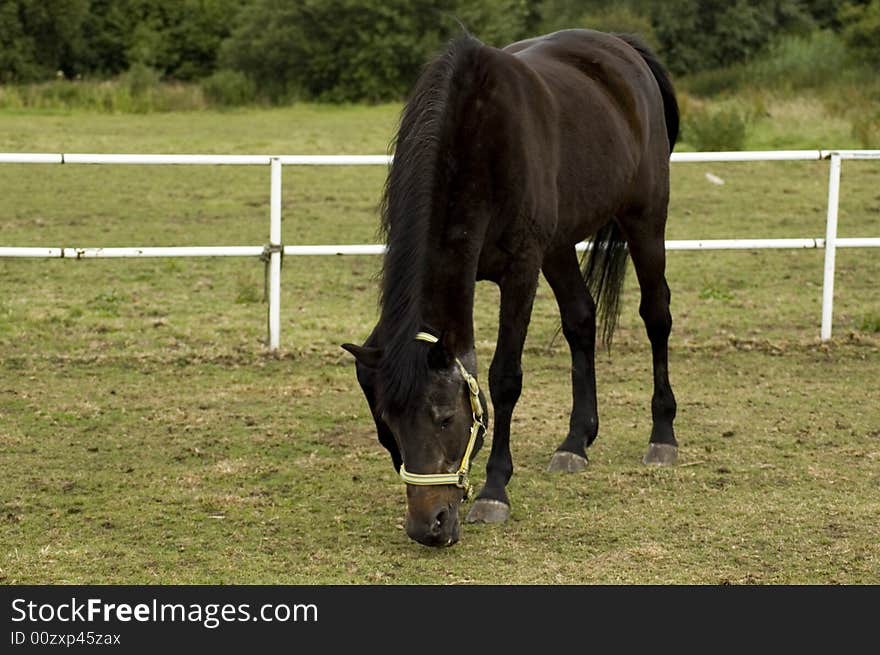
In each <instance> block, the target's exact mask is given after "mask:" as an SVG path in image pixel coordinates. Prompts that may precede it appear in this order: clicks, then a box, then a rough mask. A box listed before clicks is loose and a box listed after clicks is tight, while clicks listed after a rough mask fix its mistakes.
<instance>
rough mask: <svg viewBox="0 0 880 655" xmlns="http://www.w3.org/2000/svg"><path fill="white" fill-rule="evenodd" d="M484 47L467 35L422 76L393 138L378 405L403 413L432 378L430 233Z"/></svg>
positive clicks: (383, 230)
mask: <svg viewBox="0 0 880 655" xmlns="http://www.w3.org/2000/svg"><path fill="white" fill-rule="evenodd" d="M482 47H483V44H482V43H481V42H480V41H479V40H478V39H476V38H474V37H472V36H471V35H470V34H467V33H464V34H462V35H461V36H459V37H458V38H456V39H455V40H454V41H452V42H451V43H450V44H449V46H448V48H447V49H446V51H445V52H443V53H442V54H440V55H439V56H438V57H437V58H435V59H434V60H433V61H432V62H430V63H429V64H428V65H427V66H425V68H424V69H423V71H422V74H421V75H420V76H419V79H418V81H417V82H416V85H415V87H414V89H413V91H412V93H411V94H410V97H409V99H408V100H407V102H406V105H405V106H404V108H403V112H402V114H401V119H400V127H399V128H398V130H397V134H396V135H395V137H394V139H393V140H392V141H391V145H390V146H389V150H392V149H393V150H394V161H393V164H392V165H391V169H390V171H389V173H388V178H387V179H386V182H385V189H384V193H383V197H382V202H381V205H380V211H381V216H382V221H381V227H380V235H381V236H382V238H383V240H384V241H385V243H386V252H385V257H384V259H383V264H382V272H381V293H380V298H379V305H380V311H381V314H380V323H381V325H382V346H383V348H384V353H383V356H382V360H381V363H380V371H381V378H382V380H383V384H382V388H381V389H380V390H379V398H378V399H377V400H378V402H379V405H380V407H381V408H383V409H392V410H397V411H400V410H402V409H403V408H405V407H406V406H407V405H409V404H410V402H411V400H412V399H413V398H415V397H418V395H419V394H420V393H421V392H422V390H423V388H424V385H425V384H426V383H427V381H428V363H427V352H428V350H429V349H428V348H427V347H426V345H425V344H424V343H420V342H417V341H415V335H416V333H417V332H419V331H420V330H423V329H425V328H427V327H428V326H425V325H423V316H422V308H423V296H424V286H425V273H426V262H427V260H428V255H429V248H430V245H429V242H428V238H429V233H430V230H429V228H430V223H431V221H432V218H436V217H435V216H434V214H435V213H436V211H440V210H442V208H444V207H445V201H444V200H443V199H442V189H443V188H444V187H445V185H446V184H447V183H448V178H449V161H448V158H447V157H446V156H445V153H447V152H448V151H449V149H451V148H452V146H453V137H454V129H455V121H454V117H455V116H456V115H457V114H458V110H459V109H460V105H461V104H462V103H463V102H464V100H465V99H466V95H467V94H465V93H462V92H461V91H462V90H463V89H467V88H469V82H470V81H471V80H472V76H473V74H474V71H475V69H476V62H477V61H478V59H477V54H478V52H479V50H480V48H482Z"/></svg>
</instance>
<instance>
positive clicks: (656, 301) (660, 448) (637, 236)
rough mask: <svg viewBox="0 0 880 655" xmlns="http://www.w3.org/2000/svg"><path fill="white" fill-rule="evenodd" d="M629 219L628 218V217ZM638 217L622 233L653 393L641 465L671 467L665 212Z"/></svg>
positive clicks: (673, 407) (674, 458)
mask: <svg viewBox="0 0 880 655" xmlns="http://www.w3.org/2000/svg"><path fill="white" fill-rule="evenodd" d="M631 218H632V217H631ZM650 218H651V215H650V214H642V215H641V217H640V220H638V221H633V220H630V221H627V222H626V223H625V224H624V230H625V232H626V235H627V245H628V246H629V251H630V256H631V257H632V261H633V266H634V267H635V270H636V276H637V277H638V280H639V287H640V290H641V302H640V304H639V314H640V315H641V317H642V320H643V322H644V324H645V330H646V332H647V333H648V339H649V340H650V342H651V354H652V363H653V372H654V392H653V395H652V398H651V418H652V427H651V437H650V440H649V443H648V452H647V453H646V454H645V456H644V458H643V460H642V461H643V462H644V463H645V464H663V465H669V464H674V463H675V462H676V461H677V459H678V442H677V441H676V439H675V431H674V429H673V425H672V424H673V421H674V420H675V413H676V403H675V395H674V394H673V393H672V387H671V385H670V384H669V353H668V344H669V334H670V332H671V330H672V314H671V313H670V311H669V301H670V293H669V285H668V284H667V283H666V246H665V242H664V238H663V226H664V225H665V212H664V214H663V215H661V218H662V220H659V221H658V220H653V221H652V220H649V219H650Z"/></svg>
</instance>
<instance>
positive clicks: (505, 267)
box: [343, 30, 679, 546]
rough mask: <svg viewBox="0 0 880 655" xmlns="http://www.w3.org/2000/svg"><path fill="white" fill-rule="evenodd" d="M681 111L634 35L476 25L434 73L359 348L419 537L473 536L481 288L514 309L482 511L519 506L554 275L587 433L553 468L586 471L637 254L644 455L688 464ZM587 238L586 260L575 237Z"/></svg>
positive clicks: (395, 195)
mask: <svg viewBox="0 0 880 655" xmlns="http://www.w3.org/2000/svg"><path fill="white" fill-rule="evenodd" d="M678 121H679V116H678V105H677V103H676V100H675V93H674V91H673V88H672V84H671V83H670V80H669V78H668V76H667V74H666V72H665V71H664V69H663V67H662V66H661V65H660V63H659V62H658V61H657V59H656V57H655V56H654V55H653V54H652V53H651V52H650V51H649V50H648V49H647V48H646V47H645V46H644V45H643V44H642V43H640V42H639V41H638V40H637V39H635V38H634V37H632V36H628V35H613V34H606V33H602V32H596V31H592V30H564V31H560V32H555V33H553V34H549V35H546V36H541V37H538V38H534V39H529V40H526V41H520V42H518V43H514V44H512V45H509V46H507V47H506V48H503V49H500V50H499V49H496V48H492V47H489V46H486V45H484V44H482V43H481V42H480V41H478V40H477V39H475V38H473V37H472V36H470V35H467V34H465V35H463V36H461V37H459V38H457V39H456V40H455V41H454V42H452V43H451V44H450V46H449V48H448V49H447V50H446V51H445V52H444V53H443V54H442V55H440V56H439V57H438V58H437V59H436V60H434V61H433V62H431V63H430V64H428V65H427V66H426V68H425V69H424V71H423V73H422V75H421V76H420V78H419V80H418V82H417V83H416V86H415V88H414V90H413V91H412V94H411V96H410V98H409V100H408V102H407V103H406V106H405V108H404V110H403V113H402V115H401V121H400V126H399V129H398V132H397V135H396V138H395V141H394V147H395V154H394V161H393V164H392V166H391V168H390V171H389V174H388V178H387V181H386V184H385V192H384V198H383V202H382V211H381V214H382V230H383V233H384V236H385V241H386V244H387V250H386V252H385V256H384V261H383V267H382V281H381V294H380V307H381V309H380V318H379V321H378V323H377V325H376V327H375V329H374V330H373V332H372V334H370V336H369V337H368V338H367V340H366V342H365V343H364V345H363V346H357V345H353V344H344V345H343V348H345V349H346V350H348V351H349V352H350V353H352V354H353V355H354V356H355V358H356V360H357V366H356V368H357V378H358V381H359V383H360V386H361V388H362V389H363V392H364V394H365V396H366V398H367V402H368V404H369V407H370V410H371V412H372V415H373V418H374V420H375V423H376V430H377V431H378V436H379V441H380V442H381V443H382V445H383V446H385V448H387V449H388V451H389V452H390V453H391V459H392V462H393V465H394V467H395V468H396V469H397V470H398V471H399V473H400V475H401V477H402V478H403V479H404V481H405V482H406V483H407V484H406V493H407V512H406V532H407V534H408V535H409V536H410V537H411V538H412V539H415V540H416V541H418V542H421V543H423V544H426V545H429V546H445V545H451V544H453V543H455V542H456V541H457V540H458V538H459V530H460V527H459V525H460V522H459V516H458V508H459V505H461V503H462V502H463V500H464V499H466V497H467V496H468V492H469V489H470V483H469V481H468V470H469V468H470V464H471V459H472V458H473V456H474V454H475V453H476V452H477V451H478V450H479V449H480V447H481V445H482V442H483V436H484V433H485V431H486V426H487V424H488V413H487V405H486V398H485V395H484V392H483V390H482V389H481V388H480V385H479V383H478V382H477V379H476V375H477V358H476V353H475V350H474V327H473V316H474V311H481V312H485V311H488V310H489V308H488V307H475V306H474V288H475V286H476V282H477V280H491V281H492V282H495V283H496V284H497V285H498V286H499V288H500V297H501V301H500V305H501V306H500V317H499V328H498V341H497V345H496V349H495V354H494V357H493V358H492V363H491V366H490V367H489V392H490V394H491V398H492V404H493V409H494V413H495V426H494V433H493V438H492V450H491V454H490V455H489V459H488V463H487V465H486V482H485V484H484V486H483V488H482V490H481V491H480V493H479V494H478V495H477V498H476V500H475V502H474V504H473V506H472V508H471V510H470V512H469V514H468V517H467V520H468V521H470V522H488V523H495V522H500V521H504V520H506V519H507V518H508V516H509V514H510V500H509V498H508V496H507V492H506V491H505V487H506V486H507V483H508V482H509V480H510V477H511V474H512V473H513V462H512V459H511V455H510V421H511V415H512V413H513V408H514V405H515V404H516V402H517V400H518V399H519V396H520V391H521V388H522V368H521V360H522V352H523V344H524V342H525V338H526V331H527V329H528V325H529V318H530V315H531V312H532V304H533V301H534V298H535V291H536V288H537V285H538V277H539V274H540V273H541V272H543V274H544V276H545V278H546V279H547V282H548V283H549V284H550V287H551V288H552V290H553V293H554V295H555V297H556V302H557V304H558V306H559V312H560V314H561V318H562V333H563V334H564V335H565V339H566V340H567V342H568V344H569V346H570V348H571V361H572V367H571V380H572V396H573V403H572V412H571V419H570V427H569V431H568V435H567V436H566V437H565V439H564V440H563V441H562V443H561V445H560V446H559V447H558V448H557V449H556V452H555V453H554V454H553V456H552V458H551V460H550V464H549V470H550V471H566V472H575V471H580V470H582V469H584V468H585V467H586V465H587V453H586V448H587V447H588V446H589V445H590V444H591V443H592V442H593V440H594V439H595V438H596V434H597V431H598V428H599V420H598V416H597V409H596V378H595V369H594V363H595V344H596V323H597V320H596V318H597V317H596V314H597V311H598V313H599V318H600V319H601V322H602V326H603V334H602V336H603V338H604V340H605V341H606V342H607V343H609V344H610V339H611V336H612V333H613V330H614V326H615V324H616V322H617V316H618V313H619V302H618V301H619V297H620V291H621V288H622V285H623V279H624V273H625V271H626V267H627V263H626V260H627V256H628V255H629V256H631V257H632V261H633V265H634V267H635V271H636V275H637V276H638V281H639V285H640V288H641V304H640V307H639V313H640V314H641V316H642V318H643V320H644V323H645V328H646V330H647V333H648V339H649V340H650V343H651V350H652V354H653V370H654V391H653V398H652V402H651V409H652V417H653V428H652V430H651V436H650V441H649V447H648V452H647V454H646V455H645V458H644V461H645V463H659V464H670V463H673V462H674V461H675V460H676V454H677V442H676V440H675V435H674V432H673V427H672V423H673V419H674V418H675V407H676V405H675V398H674V396H673V394H672V389H671V387H670V385H669V376H668V374H667V343H668V338H669V332H670V329H671V326H672V318H671V316H670V312H669V287H668V286H667V284H666V278H665V267H666V252H665V245H664V231H665V226H666V210H667V204H668V200H669V154H670V152H671V150H672V147H673V145H674V144H675V139H676V136H677V134H678ZM587 238H591V241H592V247H591V249H590V252H589V255H588V256H587V258H586V259H585V263H584V266H583V270H582V268H581V266H580V264H579V261H578V255H577V253H576V250H575V244H577V243H578V242H579V241H582V240H584V239H587Z"/></svg>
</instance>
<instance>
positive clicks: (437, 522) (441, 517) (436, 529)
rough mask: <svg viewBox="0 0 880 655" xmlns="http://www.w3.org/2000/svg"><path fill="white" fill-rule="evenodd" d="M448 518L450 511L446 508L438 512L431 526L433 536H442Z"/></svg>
mask: <svg viewBox="0 0 880 655" xmlns="http://www.w3.org/2000/svg"><path fill="white" fill-rule="evenodd" d="M448 516H449V510H448V509H447V508H445V507H444V508H443V509H441V510H440V511H439V512H437V516H435V517H434V522H433V523H432V524H431V534H440V531H441V530H442V529H443V525H444V524H445V523H446V519H447V518H448Z"/></svg>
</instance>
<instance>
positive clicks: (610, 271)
mask: <svg viewBox="0 0 880 655" xmlns="http://www.w3.org/2000/svg"><path fill="white" fill-rule="evenodd" d="M628 254H629V250H628V249H627V247H626V240H625V239H624V236H623V232H622V231H621V229H620V226H619V225H618V224H617V221H616V220H612V221H610V222H609V223H607V224H606V225H605V226H604V227H602V228H601V229H600V230H599V231H598V232H597V233H596V234H595V236H594V237H593V239H592V247H591V249H590V252H589V255H588V256H587V257H586V261H585V263H584V269H583V272H584V282H586V284H587V288H588V289H589V290H590V293H591V294H592V296H593V300H594V301H595V303H596V307H597V311H598V318H599V322H600V323H601V325H602V343H603V344H604V345H605V347H606V348H609V349H610V348H611V340H612V338H613V337H614V328H616V327H617V319H618V317H619V316H620V297H621V292H622V291H623V281H624V278H625V277H626V268H627V266H626V258H627V255H628Z"/></svg>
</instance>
